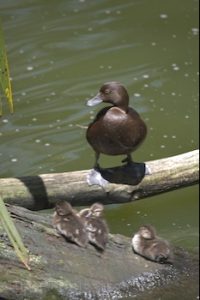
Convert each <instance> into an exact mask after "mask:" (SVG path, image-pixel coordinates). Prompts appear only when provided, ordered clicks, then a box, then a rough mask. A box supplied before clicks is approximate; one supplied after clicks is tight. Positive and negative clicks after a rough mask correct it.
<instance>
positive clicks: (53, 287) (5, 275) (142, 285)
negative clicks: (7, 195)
mask: <svg viewBox="0 0 200 300" xmlns="http://www.w3.org/2000/svg"><path fill="white" fill-rule="evenodd" d="M8 209H9V211H10V213H11V215H12V217H13V218H14V220H15V224H16V226H17V228H18V230H19V232H20V233H21V236H22V237H23V240H24V243H25V245H26V246H27V247H28V249H29V250H30V262H29V265H30V267H31V269H32V270H31V271H28V270H27V269H26V268H25V267H24V266H23V264H21V263H20V262H19V260H18V258H17V257H16V254H15V252H14V250H13V248H12V247H11V245H10V242H9V240H8V238H7V236H6V235H5V234H4V231H3V228H2V227H1V222H0V237H1V239H0V299H9V300H15V299H17V300H22V299H29V300H32V299H34V300H35V299H38V300H40V299H41V300H42V299H63V300H64V299H66V300H69V299H70V300H78V299H81V300H84V299H85V300H86V299H87V300H88V299H98V300H108V299H124V298H127V297H130V298H129V299H133V298H134V299H135V297H136V295H139V294H140V293H141V292H144V293H149V292H151V298H152V299H158V298H156V297H155V298H154V297H153V296H152V295H154V294H152V293H154V292H156V291H157V292H158V290H159V289H160V292H159V293H160V294H162V293H163V289H164V288H166V287H167V286H169V285H170V284H172V285H173V287H174V288H173V287H172V290H173V291H176V289H177V290H179V287H178V286H177V287H176V289H175V283H177V282H183V280H187V282H189V283H188V285H189V284H190V279H191V278H194V277H196V279H195V282H196V290H197V291H196V292H198V277H197V273H198V270H197V269H198V261H197V260H196V258H195V257H191V256H190V255H189V254H188V253H187V252H186V251H184V250H182V249H176V250H175V259H174V265H173V266H172V265H161V264H157V263H154V262H150V261H147V260H145V259H144V258H142V257H140V256H138V255H136V254H134V253H133V251H132V248H131V239H130V238H128V237H124V236H121V235H111V234H110V236H109V241H108V245H107V248H106V250H105V252H104V253H103V254H102V253H99V252H98V251H97V250H96V249H95V248H94V247H93V246H92V245H88V247H87V248H86V249H84V248H80V247H78V246H77V245H75V244H71V243H68V242H66V240H65V239H64V238H63V237H62V236H58V235H57V233H56V231H55V230H54V229H53V228H52V225H51V221H52V216H47V215H44V216H43V215H41V214H40V215H38V214H36V213H35V212H31V211H29V210H27V209H25V208H21V207H13V206H9V207H8ZM195 266H197V267H196V269H195ZM188 274H189V277H188ZM179 284H180V283H179ZM193 293H194V282H193ZM172 298H173V297H172ZM172 298H169V299H172ZM145 299H148V297H147V298H145ZM180 299H181V298H180ZM188 299H189V298H188ZM190 299H192V297H191V298H190Z"/></svg>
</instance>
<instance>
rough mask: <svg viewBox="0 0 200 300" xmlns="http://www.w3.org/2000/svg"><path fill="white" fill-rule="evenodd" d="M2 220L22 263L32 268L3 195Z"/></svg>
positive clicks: (1, 200)
mask: <svg viewBox="0 0 200 300" xmlns="http://www.w3.org/2000/svg"><path fill="white" fill-rule="evenodd" d="M0 220H1V222H2V225H3V227H4V229H5V231H6V233H7V235H8V237H9V239H10V241H11V243H12V245H13V247H14V249H15V251H16V254H17V255H18V257H19V259H20V260H21V261H22V263H23V264H24V265H25V266H26V268H27V269H28V270H30V267H29V265H28V259H29V256H28V250H27V249H26V248H25V246H24V244H23V242H22V240H21V237H20V235H19V233H18V231H17V229H16V227H15V225H14V223H13V220H12V218H11V217H10V214H9V212H8V210H7V208H6V206H5V203H4V201H3V199H2V198H1V196H0Z"/></svg>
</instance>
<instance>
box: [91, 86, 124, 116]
mask: <svg viewBox="0 0 200 300" xmlns="http://www.w3.org/2000/svg"><path fill="white" fill-rule="evenodd" d="M101 102H106V103H111V104H113V105H114V106H118V107H120V108H122V109H123V110H127V108H128V103H129V96H128V93H127V90H126V89H125V87H124V86H123V85H122V84H121V83H119V82H116V81H112V82H106V83H104V84H103V85H102V87H101V88H100V90H99V93H98V94H97V95H96V96H95V97H93V98H92V99H90V100H88V101H87V105H88V106H94V105H97V104H99V103H101Z"/></svg>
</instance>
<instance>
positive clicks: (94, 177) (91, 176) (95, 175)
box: [87, 167, 108, 187]
mask: <svg viewBox="0 0 200 300" xmlns="http://www.w3.org/2000/svg"><path fill="white" fill-rule="evenodd" d="M87 183H88V184H89V185H95V184H97V185H100V186H102V187H105V186H106V184H107V183H108V181H107V180H106V179H104V178H103V177H102V176H101V173H100V172H99V171H98V170H97V169H96V167H95V168H94V169H92V170H91V171H90V172H89V173H88V175H87Z"/></svg>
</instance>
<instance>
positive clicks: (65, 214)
mask: <svg viewBox="0 0 200 300" xmlns="http://www.w3.org/2000/svg"><path fill="white" fill-rule="evenodd" d="M53 227H54V228H55V229H56V230H57V231H58V232H59V233H60V234H61V235H63V236H64V237H65V238H66V239H67V240H68V241H70V242H73V243H75V244H77V245H78V246H80V247H84V248H85V247H86V245H87V243H88V236H87V232H86V229H85V226H84V223H83V221H82V219H81V218H80V217H78V216H77V212H76V211H75V210H74V209H73V208H72V206H71V204H70V203H68V202H67V201H64V200H60V201H58V202H57V203H56V206H55V212H54V214H53Z"/></svg>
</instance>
